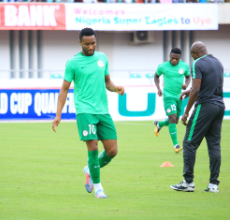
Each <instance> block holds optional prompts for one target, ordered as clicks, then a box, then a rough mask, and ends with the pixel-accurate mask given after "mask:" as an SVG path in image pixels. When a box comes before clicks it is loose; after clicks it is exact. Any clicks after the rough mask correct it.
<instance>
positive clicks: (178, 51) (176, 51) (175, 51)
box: [170, 47, 181, 54]
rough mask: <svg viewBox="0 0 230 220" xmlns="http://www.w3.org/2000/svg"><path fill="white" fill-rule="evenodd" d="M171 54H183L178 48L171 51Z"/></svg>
mask: <svg viewBox="0 0 230 220" xmlns="http://www.w3.org/2000/svg"><path fill="white" fill-rule="evenodd" d="M171 53H175V54H181V49H179V48H177V47H174V48H173V49H172V50H171V52H170V54H171Z"/></svg>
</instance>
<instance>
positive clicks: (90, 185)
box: [83, 166, 93, 193]
mask: <svg viewBox="0 0 230 220" xmlns="http://www.w3.org/2000/svg"><path fill="white" fill-rule="evenodd" d="M83 172H84V174H85V177H86V179H85V189H86V191H87V192H88V193H91V192H92V191H93V181H92V178H91V176H90V173H89V167H88V166H86V167H85V168H84V170H83Z"/></svg>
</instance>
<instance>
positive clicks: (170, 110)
mask: <svg viewBox="0 0 230 220" xmlns="http://www.w3.org/2000/svg"><path fill="white" fill-rule="evenodd" d="M164 108H165V113H166V115H167V116H169V115H173V114H177V118H179V117H180V115H181V111H182V100H180V99H179V98H176V97H165V98H164Z"/></svg>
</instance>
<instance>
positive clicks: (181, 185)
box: [170, 180, 195, 192]
mask: <svg viewBox="0 0 230 220" xmlns="http://www.w3.org/2000/svg"><path fill="white" fill-rule="evenodd" d="M170 188H172V189H174V190H176V191H183V192H194V191H195V185H194V184H192V186H191V185H188V183H187V182H186V181H185V180H183V181H182V182H180V183H179V184H175V185H171V186H170Z"/></svg>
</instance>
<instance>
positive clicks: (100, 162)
mask: <svg viewBox="0 0 230 220" xmlns="http://www.w3.org/2000/svg"><path fill="white" fill-rule="evenodd" d="M112 159H113V158H112V157H110V156H108V155H107V154H106V153H105V151H102V152H101V153H100V155H99V158H98V150H96V151H88V166H89V170H90V175H91V177H92V180H93V183H94V184H97V183H100V182H101V181H100V168H102V167H104V166H106V165H107V164H108V163H109V162H110V161H111V160H112Z"/></svg>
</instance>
